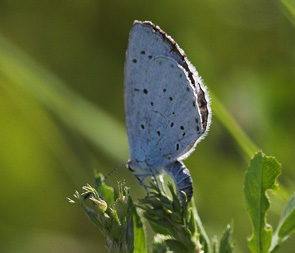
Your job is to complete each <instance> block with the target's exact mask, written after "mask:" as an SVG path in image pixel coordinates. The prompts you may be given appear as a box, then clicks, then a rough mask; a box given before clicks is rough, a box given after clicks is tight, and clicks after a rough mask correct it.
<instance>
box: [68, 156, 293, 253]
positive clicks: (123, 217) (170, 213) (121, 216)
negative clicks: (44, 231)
mask: <svg viewBox="0 0 295 253" xmlns="http://www.w3.org/2000/svg"><path fill="white" fill-rule="evenodd" d="M280 173H281V165H280V164H279V163H278V162H277V161H276V159H275V158H273V157H268V156H266V155H264V154H263V153H262V152H261V151H260V152H257V153H256V154H255V156H254V157H253V158H252V159H251V162H250V165H249V168H248V172H247V174H246V177H245V184H244V193H245V202H246V207H247V211H248V213H249V216H250V218H251V222H252V226H253V233H252V235H251V237H250V239H249V240H248V244H249V248H250V250H251V252H259V253H260V252H261V253H262V252H275V251H276V250H277V249H278V248H279V246H280V245H281V243H282V242H284V241H285V240H286V239H287V238H289V237H290V236H291V235H292V234H293V233H294V232H295V195H293V196H292V198H291V199H290V201H289V202H288V203H287V205H286V208H285V210H284V212H283V214H282V215H281V219H280V222H279V225H278V227H277V229H276V231H275V233H274V234H273V230H272V226H271V225H270V224H268V223H267V219H266V214H267V211H268V209H269V206H270V202H269V199H268V196H267V194H266V192H267V190H274V191H276V190H277V189H278V185H277V183H276V179H277V177H278V176H279V175H280ZM102 181H103V178H102V176H97V178H96V182H98V183H97V184H96V188H95V189H94V188H92V187H91V186H89V185H88V186H85V187H83V190H84V192H83V193H82V194H79V193H78V192H76V193H75V194H74V197H75V198H76V201H74V200H70V202H72V203H78V204H79V205H81V206H82V207H83V209H84V211H85V213H86V214H87V216H88V217H89V218H90V220H91V221H92V222H93V223H94V224H95V225H96V226H97V227H98V228H99V229H100V230H101V231H102V233H103V234H104V236H105V237H106V248H107V249H108V250H109V251H110V252H146V243H145V240H144V238H145V237H144V231H145V230H144V229H143V226H142V221H141V219H142V217H144V218H145V219H146V220H147V221H148V222H149V224H150V225H151V227H152V229H153V230H154V232H155V233H156V235H155V237H154V242H153V252H168V251H173V252H213V253H228V252H233V249H234V243H233V242H232V239H231V235H232V226H231V225H228V226H227V227H226V229H225V231H224V233H223V235H222V236H221V238H220V240H219V241H218V240H217V239H216V238H214V239H213V240H212V242H210V240H209V239H208V236H207V234H206V232H205V230H204V228H203V226H202V223H201V220H200V217H199V216H198V213H197V210H196V206H195V204H194V201H193V200H192V201H191V202H188V201H187V200H185V201H184V205H183V206H182V205H181V201H180V199H179V196H178V195H177V194H176V193H175V190H174V188H173V185H172V184H168V189H169V194H166V193H165V192H163V191H161V190H160V189H158V188H157V186H156V185H151V187H152V190H151V192H150V194H149V196H147V197H146V198H145V199H140V200H139V204H137V205H134V204H133V201H132V200H131V197H130V195H129V192H128V188H127V187H126V186H123V184H122V183H119V184H118V189H117V190H116V191H114V190H113V189H112V188H110V187H107V186H106V185H105V184H104V183H102ZM85 195H91V197H90V198H89V201H91V202H92V204H93V206H94V208H93V207H92V208H91V207H89V206H87V205H86V204H85V202H86V201H88V200H87V198H85V197H83V196H85ZM183 195H184V199H186V196H185V193H183ZM137 209H141V210H142V211H143V212H142V215H141V216H140V215H138V212H137V211H136V210H137ZM133 238H134V239H133ZM133 242H134V246H133ZM211 245H212V246H211Z"/></svg>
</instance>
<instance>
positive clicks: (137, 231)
mask: <svg viewBox="0 0 295 253" xmlns="http://www.w3.org/2000/svg"><path fill="white" fill-rule="evenodd" d="M133 221H134V251H133V252H134V253H141V252H147V250H146V238H145V230H144V226H143V223H142V220H141V217H140V216H139V215H138V212H137V209H136V208H134V214H133Z"/></svg>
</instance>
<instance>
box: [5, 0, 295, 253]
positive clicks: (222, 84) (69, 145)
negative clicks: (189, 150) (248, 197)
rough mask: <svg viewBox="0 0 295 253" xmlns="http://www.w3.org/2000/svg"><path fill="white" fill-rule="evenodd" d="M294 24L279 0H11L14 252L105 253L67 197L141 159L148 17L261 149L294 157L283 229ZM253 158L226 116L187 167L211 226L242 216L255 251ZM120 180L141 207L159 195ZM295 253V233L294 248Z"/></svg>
mask: <svg viewBox="0 0 295 253" xmlns="http://www.w3.org/2000/svg"><path fill="white" fill-rule="evenodd" d="M291 2H292V0H291ZM293 3H294V1H293ZM288 17H290V16H288V12H287V11H286V9H285V8H284V7H283V6H282V5H281V4H280V2H279V1H275V0H274V1H269V0H261V1H254V0H231V1H230V0H228V1H214V0H199V1H154V0H153V1H135V0H134V1H91V0H84V1H77V0H72V1H64V0H59V1H57V0H52V1H37V0H28V1H20V0H18V1H17V0H16V1H9V0H0V35H1V36H0V143H1V146H0V169H1V179H0V180H1V183H0V194H1V204H0V205H1V206H0V210H1V211H0V214H1V215H0V251H1V252H105V249H104V240H103V238H102V236H101V234H100V232H99V231H98V230H97V229H96V228H95V227H94V226H93V225H92V224H91V223H90V221H89V220H88V219H87V218H86V216H85V215H84V213H83V211H82V209H81V208H79V207H77V206H74V205H71V204H69V203H68V201H67V199H66V197H71V196H72V194H73V193H74V190H76V189H78V190H80V189H81V187H82V186H83V185H85V184H86V183H91V184H92V183H93V171H94V170H96V171H101V172H103V173H104V174H107V173H108V172H110V171H111V170H112V169H113V168H115V167H117V166H118V165H119V164H121V163H124V162H126V161H127V159H128V145H127V136H126V132H125V127H124V109H123V67H124V58H125V50H126V47H127V42H128V35H129V30H130V28H131V25H132V23H133V21H134V20H135V19H138V20H151V21H152V22H154V23H155V24H157V25H159V26H160V27H161V28H162V29H163V30H164V31H166V32H167V33H168V34H169V35H171V36H172V37H173V38H174V39H175V40H176V41H177V42H178V44H179V45H180V47H181V48H183V49H184V50H185V52H186V54H187V55H188V58H189V60H190V61H191V62H192V63H193V64H194V65H195V66H196V68H197V70H198V71H199V73H200V75H201V76H202V77H203V79H204V81H205V83H206V84H207V86H208V88H209V90H210V91H211V92H212V94H213V93H214V95H215V96H216V97H218V99H219V100H220V101H221V102H222V103H223V105H224V107H225V108H226V110H228V111H229V112H230V113H231V114H232V115H233V117H234V118H235V119H236V120H237V121H238V123H239V124H240V125H241V127H242V128H243V129H244V131H245V132H246V133H247V134H248V135H249V136H250V138H251V139H252V140H253V142H254V143H255V144H256V145H257V146H258V147H259V148H261V149H263V151H264V152H265V153H266V154H267V155H273V156H275V157H276V158H277V159H278V160H279V161H280V162H281V163H282V165H283V174H282V176H281V177H280V178H279V182H280V185H281V191H280V195H279V198H273V197H272V199H273V206H272V208H271V210H270V212H269V219H270V221H271V222H272V223H273V224H276V222H277V220H278V217H279V214H280V212H281V211H282V208H283V204H284V203H285V202H286V201H287V199H288V198H289V196H290V193H291V192H293V191H294V190H295V187H294V185H295V184H294V183H295V172H294V163H295V153H294V152H295V145H294V143H295V142H294V141H295V131H294V125H295V113H294V110H295V82H294V80H295V26H293V24H292V21H291V20H290V19H289V18H288ZM294 24H295V23H294ZM212 104H213V106H214V100H213V101H212ZM243 154H244V153H243V152H242V151H241V149H240V147H239V146H238V145H237V144H236V142H235V141H234V139H233V138H232V137H231V135H230V134H229V133H228V131H227V130H226V129H225V128H224V127H223V125H222V124H221V123H220V122H219V121H218V119H217V118H216V116H215V115H213V120H212V126H211V130H210V132H209V134H208V136H207V137H206V139H205V140H204V141H202V142H201V143H200V144H199V145H198V146H197V148H196V150H195V152H194V153H193V154H192V155H191V156H190V157H189V158H188V159H187V160H186V161H185V164H186V165H187V167H188V168H189V169H190V171H191V174H192V177H193V180H194V187H195V194H194V197H195V200H196V204H197V207H198V211H199V214H200V217H201V219H202V221H203V223H204V226H205V229H206V230H207V232H208V234H209V236H210V237H212V236H213V235H214V234H216V235H218V236H220V234H221V232H222V230H223V229H224V228H225V226H226V224H227V223H229V222H232V221H233V222H234V234H233V236H234V239H235V240H236V242H237V243H236V244H237V248H236V251H235V252H249V250H248V248H247V242H246V237H247V236H249V235H250V233H251V224H250V220H249V218H248V216H247V213H246V211H245V205H244V201H243V180H244V175H245V171H246V169H247V165H248V162H249V159H248V157H245V156H244V155H243ZM245 158H246V159H245ZM118 180H125V181H126V183H127V185H129V186H130V187H131V190H130V191H131V194H132V196H133V198H134V199H137V198H138V197H144V196H145V193H144V190H143V189H142V188H141V187H140V186H139V184H138V182H137V180H136V178H135V177H134V176H133V175H132V173H130V172H129V171H128V170H127V169H125V168H122V169H120V170H118V171H117V172H116V173H114V174H113V175H112V177H111V178H110V179H109V180H108V184H110V185H113V186H115V185H116V182H117V181H118ZM150 240H151V238H149V241H150ZM294 248H295V240H294V238H293V239H290V240H289V241H287V243H286V244H285V245H284V246H283V247H282V248H281V250H280V252H294Z"/></svg>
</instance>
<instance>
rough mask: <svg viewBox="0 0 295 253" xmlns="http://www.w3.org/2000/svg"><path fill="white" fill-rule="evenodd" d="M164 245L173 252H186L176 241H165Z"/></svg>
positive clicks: (182, 245) (181, 244)
mask: <svg viewBox="0 0 295 253" xmlns="http://www.w3.org/2000/svg"><path fill="white" fill-rule="evenodd" d="M165 243H166V244H167V246H168V247H169V248H170V249H171V250H172V251H173V252H188V249H187V248H186V247H185V246H184V244H183V243H180V242H179V241H177V240H174V239H167V240H166V241H165Z"/></svg>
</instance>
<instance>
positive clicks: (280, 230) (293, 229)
mask: <svg viewBox="0 0 295 253" xmlns="http://www.w3.org/2000/svg"><path fill="white" fill-rule="evenodd" d="M294 233H295V194H293V196H292V197H291V198H290V200H289V202H288V203H287V205H286V207H285V210H284V212H283V214H282V216H281V219H280V221H279V225H278V227H277V230H276V233H275V235H274V236H273V242H272V246H271V251H272V252H274V251H275V250H276V249H277V248H278V247H279V246H280V244H281V243H282V242H284V241H285V240H287V239H288V238H289V237H290V236H291V235H292V234H294Z"/></svg>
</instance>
